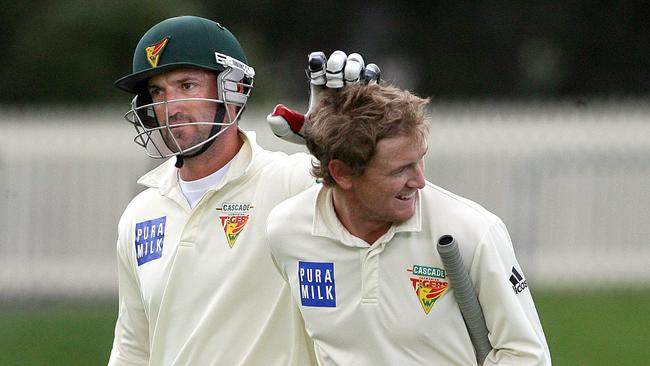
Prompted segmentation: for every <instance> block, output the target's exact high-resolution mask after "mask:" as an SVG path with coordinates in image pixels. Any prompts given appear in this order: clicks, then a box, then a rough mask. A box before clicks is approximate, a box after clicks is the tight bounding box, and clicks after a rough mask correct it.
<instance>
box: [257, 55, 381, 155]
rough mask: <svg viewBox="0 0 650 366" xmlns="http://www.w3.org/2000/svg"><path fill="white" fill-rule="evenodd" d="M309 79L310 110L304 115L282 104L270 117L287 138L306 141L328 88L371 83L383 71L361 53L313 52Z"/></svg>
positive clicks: (278, 132)
mask: <svg viewBox="0 0 650 366" xmlns="http://www.w3.org/2000/svg"><path fill="white" fill-rule="evenodd" d="M306 72H307V76H308V78H309V91H310V93H309V109H308V110H307V113H305V114H304V115H303V114H302V113H300V112H296V111H294V110H292V109H290V108H287V107H285V106H284V105H282V104H278V105H276V106H275V108H273V111H272V112H271V113H270V114H269V115H268V116H266V121H267V122H268V123H269V126H270V127H271V130H272V131H273V133H274V134H275V135H276V136H278V137H280V138H281V139H283V140H286V141H289V142H293V143H296V144H302V145H304V144H305V138H304V134H303V131H304V129H305V125H306V124H307V123H309V115H310V114H311V113H312V112H313V111H314V109H315V108H316V106H317V105H318V103H319V102H320V99H321V98H322V94H323V91H324V90H325V89H340V88H343V87H344V86H345V85H346V84H348V83H358V82H363V83H369V82H378V81H379V80H380V70H379V67H378V66H377V65H375V64H368V65H365V64H364V62H363V57H361V55H360V54H358V53H353V54H351V55H349V56H348V55H346V54H345V52H343V51H335V52H334V53H332V54H331V55H330V57H329V59H327V58H326V57H325V54H324V53H323V52H312V53H310V54H309V64H308V66H307V70H306Z"/></svg>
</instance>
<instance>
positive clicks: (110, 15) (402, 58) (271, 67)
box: [0, 0, 650, 105]
mask: <svg viewBox="0 0 650 366" xmlns="http://www.w3.org/2000/svg"><path fill="white" fill-rule="evenodd" d="M0 5H1V6H2V7H1V9H2V10H1V12H0V48H1V49H2V51H3V57H2V60H3V62H2V67H1V68H0V104H19V105H21V104H29V103H41V104H61V103H62V104H77V103H85V104H100V103H113V102H119V103H123V102H124V101H125V100H128V97H125V95H124V94H123V93H122V92H119V91H118V90H117V89H116V88H114V87H113V86H112V83H113V81H114V80H115V79H117V78H119V77H121V76H123V75H126V74H127V73H129V72H130V69H131V57H132V55H133V49H134V47H135V45H136V44H137V42H138V40H139V39H140V37H141V35H142V34H143V33H144V32H145V31H146V30H147V29H149V28H150V27H151V26H152V25H153V24H155V23H157V22H159V21H160V20H162V19H165V18H167V17H171V16H176V15H186V14H192V15H199V16H203V17H207V18H211V19H213V20H216V21H218V22H220V23H221V24H223V25H224V26H226V27H227V28H229V29H230V30H231V31H232V32H233V33H234V34H235V35H236V36H237V37H238V38H239V40H240V41H241V43H242V45H243V46H244V49H245V50H246V52H247V55H248V58H249V63H250V64H251V65H252V66H254V67H255V69H256V71H257V77H256V79H255V83H256V86H255V91H254V98H255V99H258V100H259V99H263V100H268V101H269V102H270V103H275V102H277V101H282V100H294V99H296V100H304V99H305V92H306V89H307V86H306V82H305V76H304V72H303V69H304V66H305V62H306V59H307V54H308V53H309V52H310V51H312V50H323V51H325V52H326V53H328V54H329V53H331V52H332V51H334V50H336V49H342V50H344V51H346V52H348V53H351V52H354V51H358V52H360V53H361V54H362V55H364V57H365V58H366V62H375V63H377V64H379V65H380V66H381V68H382V71H383V76H384V78H385V79H388V80H391V81H394V82H395V83H397V84H398V85H399V86H402V87H406V88H409V89H413V90H415V91H416V92H418V93H419V94H421V95H427V96H433V97H435V98H438V97H439V98H467V97H478V98H495V97H536V98H537V97H542V98H566V97H576V96H602V95H618V96H621V95H622V96H632V97H634V96H644V95H647V94H648V91H650V72H649V71H650V41H649V36H650V32H649V31H650V26H649V24H650V6H648V4H647V2H644V1H625V0H624V1H602V2H599V1H584V0H566V1H561V2H559V1H558V2H555V1H553V2H551V1H527V2H523V1H494V0H492V1H489V0H488V1H463V0H461V1H421V2H418V1H412V2H399V1H387V0H384V1H375V2H373V3H372V4H370V3H369V2H362V1H358V0H348V1H328V2H323V1H321V2H311V1H309V2H308V1H304V2H297V1H270V0H257V1H253V0H239V1H231V2H222V1H210V2H207V1H199V0H185V1H182V2H179V1H174V0H141V1H133V0H113V1H106V2H104V1H84V0H59V1H46V0H31V1H30V2H28V3H20V4H18V3H15V2H11V3H10V2H9V1H7V0H0Z"/></svg>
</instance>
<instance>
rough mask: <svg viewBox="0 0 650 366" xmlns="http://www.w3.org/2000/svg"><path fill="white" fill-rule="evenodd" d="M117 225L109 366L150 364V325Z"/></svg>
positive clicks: (129, 258)
mask: <svg viewBox="0 0 650 366" xmlns="http://www.w3.org/2000/svg"><path fill="white" fill-rule="evenodd" d="M121 228H122V223H121V222H120V238H119V239H118V245H117V269H118V278H119V312H118V317H117V322H116V324H115V338H114V340H113V349H112V350H111V356H110V359H109V361H108V365H109V366H136V365H137V366H140V365H143V366H146V365H149V326H148V320H147V316H146V314H145V311H144V306H143V304H142V298H141V296H140V290H139V285H138V280H137V276H136V273H135V264H134V263H135V262H134V259H133V258H131V257H132V256H130V255H129V254H128V251H127V248H128V246H127V245H126V244H127V243H125V242H124V240H125V239H124V238H125V237H127V236H125V235H123V230H121Z"/></svg>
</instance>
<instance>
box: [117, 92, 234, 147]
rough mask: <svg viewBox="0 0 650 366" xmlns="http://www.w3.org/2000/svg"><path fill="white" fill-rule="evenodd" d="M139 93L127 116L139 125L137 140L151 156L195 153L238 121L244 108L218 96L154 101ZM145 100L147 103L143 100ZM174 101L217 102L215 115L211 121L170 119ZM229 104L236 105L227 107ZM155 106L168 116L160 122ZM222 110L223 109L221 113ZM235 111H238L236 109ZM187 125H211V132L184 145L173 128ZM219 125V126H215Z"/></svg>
mask: <svg viewBox="0 0 650 366" xmlns="http://www.w3.org/2000/svg"><path fill="white" fill-rule="evenodd" d="M138 99H139V96H136V97H135V98H133V101H132V103H131V109H130V110H129V111H128V112H126V114H125V115H124V119H125V120H126V121H127V122H129V123H131V124H132V125H133V126H134V127H135V129H136V136H135V138H134V142H135V143H136V144H138V145H139V146H141V147H143V148H144V149H145V151H146V152H147V155H149V156H150V157H152V158H169V157H172V156H176V155H190V156H191V155H192V154H193V153H195V152H197V151H199V149H200V148H201V147H202V146H204V145H206V144H208V143H210V142H211V141H213V140H214V139H216V138H217V136H219V135H220V134H222V133H223V132H224V131H226V130H227V129H228V127H230V126H232V125H233V124H235V122H236V121H237V120H238V119H239V117H240V116H241V113H242V112H243V108H238V107H237V106H236V105H234V104H233V103H224V102H223V101H222V100H219V99H208V98H182V99H173V100H169V101H163V102H155V103H152V102H151V101H150V99H149V100H147V99H144V100H141V101H139V100H138ZM143 103H146V104H143ZM173 103H190V104H191V103H203V104H205V103H213V104H214V106H215V111H216V112H215V117H214V120H211V121H195V120H192V121H189V122H181V123H176V122H173V121H170V117H169V114H168V113H167V110H168V106H169V105H171V104H173ZM229 105H233V106H231V107H228V106H229ZM156 110H157V111H158V114H159V115H161V114H162V115H165V119H164V121H162V122H159V120H158V118H157V117H156ZM219 110H221V111H222V113H218V111H219ZM233 111H236V112H233ZM185 126H210V127H211V128H210V129H206V130H209V133H207V134H206V135H205V138H203V139H201V140H198V141H194V142H193V143H192V144H190V145H188V146H182V144H181V142H179V141H178V139H177V137H176V135H175V134H174V129H178V128H182V127H185ZM215 127H218V128H215Z"/></svg>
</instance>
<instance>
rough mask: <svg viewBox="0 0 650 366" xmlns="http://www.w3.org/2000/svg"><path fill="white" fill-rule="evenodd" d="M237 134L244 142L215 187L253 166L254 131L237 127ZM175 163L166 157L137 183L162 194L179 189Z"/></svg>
mask: <svg viewBox="0 0 650 366" xmlns="http://www.w3.org/2000/svg"><path fill="white" fill-rule="evenodd" d="M238 132H239V136H240V138H241V139H242V140H243V141H244V144H243V145H242V147H241V148H240V149H239V152H238V153H237V155H235V157H234V158H233V159H232V160H231V162H230V168H229V169H228V171H227V172H226V175H225V177H224V179H222V180H221V183H220V184H219V185H218V186H217V187H215V189H220V188H221V187H223V186H224V185H226V184H227V183H229V182H232V181H234V180H237V179H239V178H240V177H242V176H244V175H245V174H246V173H247V172H248V171H249V170H250V169H251V167H252V166H253V156H254V151H255V150H256V149H260V147H259V146H258V145H257V142H256V141H255V139H256V136H255V132H251V131H243V130H241V129H239V128H238ZM175 163H176V159H175V158H171V159H168V160H167V161H165V162H164V163H162V164H160V165H159V166H158V167H156V168H155V169H153V170H151V171H150V172H148V173H147V174H145V175H143V176H142V177H141V178H140V179H139V180H138V184H141V185H143V186H145V187H149V188H157V189H159V191H160V193H161V194H162V195H165V196H166V195H169V194H170V192H172V191H174V190H179V186H178V175H177V171H178V169H177V168H176V167H175V166H174V164H175Z"/></svg>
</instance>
